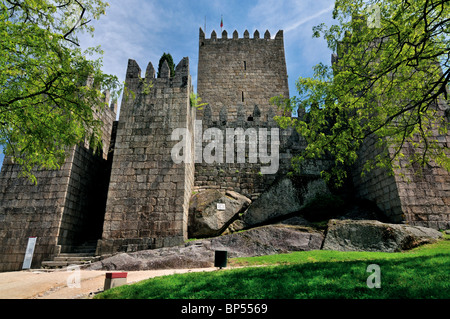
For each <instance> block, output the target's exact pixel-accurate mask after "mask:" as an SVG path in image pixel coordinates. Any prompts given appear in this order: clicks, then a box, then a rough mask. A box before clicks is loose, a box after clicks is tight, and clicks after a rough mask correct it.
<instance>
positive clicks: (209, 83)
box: [197, 29, 289, 121]
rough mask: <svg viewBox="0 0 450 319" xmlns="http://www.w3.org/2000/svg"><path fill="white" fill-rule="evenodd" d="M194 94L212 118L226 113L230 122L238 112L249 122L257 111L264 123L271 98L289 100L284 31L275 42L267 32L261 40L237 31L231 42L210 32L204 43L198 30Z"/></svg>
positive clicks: (226, 35) (256, 36) (203, 34)
mask: <svg viewBox="0 0 450 319" xmlns="http://www.w3.org/2000/svg"><path fill="white" fill-rule="evenodd" d="M197 92H198V93H199V95H200V97H201V98H202V100H203V102H206V103H209V106H210V108H211V113H212V116H213V117H215V116H218V115H219V114H220V112H221V111H222V114H223V113H224V111H225V110H226V113H227V116H228V120H229V121H233V120H235V119H236V118H237V117H238V113H239V112H242V113H244V114H245V115H246V116H247V119H248V118H251V117H252V116H253V113H254V112H255V110H256V113H261V114H264V115H265V119H266V120H267V117H268V111H269V110H270V109H271V106H270V103H269V100H270V98H271V97H273V96H277V95H281V94H282V95H283V96H284V97H286V98H288V97H289V85H288V77H287V68H286V58H285V52H284V40H283V31H282V30H280V31H278V33H277V34H276V36H275V38H274V39H271V36H270V33H269V31H266V32H265V34H264V37H260V34H259V31H255V32H254V34H253V38H250V36H249V32H248V31H245V32H244V37H243V38H239V35H238V32H237V31H234V33H233V35H232V37H231V38H229V37H228V34H227V31H223V33H222V38H218V37H217V35H216V32H215V31H213V32H212V34H211V38H210V39H206V38H205V33H204V32H203V30H202V29H200V40H199V58H198V83H197ZM199 117H200V118H201V113H200V114H199Z"/></svg>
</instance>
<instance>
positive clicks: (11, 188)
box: [0, 101, 116, 271]
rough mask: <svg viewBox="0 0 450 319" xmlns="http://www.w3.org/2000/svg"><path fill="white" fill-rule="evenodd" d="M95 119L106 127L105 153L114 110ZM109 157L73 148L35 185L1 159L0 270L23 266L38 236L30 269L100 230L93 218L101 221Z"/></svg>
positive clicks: (41, 174) (41, 173)
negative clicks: (31, 242)
mask: <svg viewBox="0 0 450 319" xmlns="http://www.w3.org/2000/svg"><path fill="white" fill-rule="evenodd" d="M106 102H108V101H106ZM113 108H114V106H113ZM96 116H97V117H98V118H99V119H101V120H102V121H103V123H106V125H105V126H104V127H103V128H102V129H103V145H104V147H105V148H106V149H108V148H109V137H108V128H112V122H113V119H114V118H115V116H116V115H115V111H114V110H113V109H110V108H105V109H104V112H102V113H100V112H98V113H97V114H96ZM110 134H111V132H109V135H110ZM86 145H87V146H88V144H86ZM107 156H108V154H107V153H106V154H105V153H103V152H102V151H100V150H99V152H96V153H94V152H93V151H92V150H89V149H86V148H85V145H82V146H75V147H72V148H70V149H68V150H67V159H66V161H65V163H64V164H63V165H62V167H61V169H60V170H39V171H36V172H34V174H35V176H36V178H37V183H38V184H37V185H34V184H32V183H31V182H30V181H29V180H28V179H26V178H21V177H19V176H20V167H19V166H18V165H15V164H14V163H12V161H11V160H10V159H9V158H5V161H4V164H3V167H2V170H1V172H0V271H16V270H20V269H21V268H22V263H23V259H24V256H25V251H26V247H27V242H28V238H29V237H37V243H36V248H35V252H34V256H33V263H32V267H35V268H39V267H40V264H41V262H42V261H44V260H48V259H49V258H51V257H53V256H55V255H57V254H58V253H60V252H61V251H65V250H67V249H70V247H72V245H75V244H77V243H78V242H79V241H80V240H82V239H85V238H86V236H87V235H88V236H89V234H90V233H92V232H93V231H92V230H90V229H89V226H88V225H92V224H96V225H97V226H98V225H99V224H98V222H97V223H95V220H96V219H103V213H104V203H105V201H106V199H105V198H104V197H105V195H106V190H107V188H105V183H107V176H108V175H109V172H108V164H107V161H106V160H105V158H106V157H107ZM93 221H94V223H92V222H93ZM99 227H100V228H101V224H100V226H99Z"/></svg>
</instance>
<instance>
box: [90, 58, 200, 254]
mask: <svg viewBox="0 0 450 319" xmlns="http://www.w3.org/2000/svg"><path fill="white" fill-rule="evenodd" d="M126 87H127V89H128V91H129V92H133V93H134V94H129V95H128V96H127V95H124V98H123V101H122V106H121V112H120V119H119V125H118V129H117V136H116V144H115V149H114V159H113V165H112V171H111V182H110V186H109V192H108V200H107V205H106V214H105V222H104V227H103V235H102V239H101V240H100V241H99V243H98V246H97V252H98V254H101V255H104V254H111V253H115V252H119V251H136V250H142V249H150V248H159V247H163V246H173V245H177V244H180V243H183V241H184V240H186V239H187V237H186V236H187V215H188V205H189V199H190V196H191V192H192V190H191V189H192V185H193V183H194V163H193V160H191V161H190V164H187V163H181V164H176V163H175V162H174V160H173V159H172V157H171V150H172V149H173V147H174V145H175V144H176V143H177V142H176V141H172V133H173V131H174V130H175V129H178V128H180V129H183V128H184V129H189V130H190V131H192V130H193V125H194V124H193V123H194V121H195V108H193V107H191V106H190V93H191V92H192V87H191V77H190V74H189V60H188V58H184V59H183V60H182V61H181V62H180V63H179V64H178V65H177V67H176V70H175V76H174V77H171V76H170V70H169V67H168V65H167V62H165V63H164V64H163V66H162V70H161V72H160V77H159V78H155V70H154V68H153V66H152V64H151V63H149V65H148V67H147V70H146V74H145V78H141V69H140V68H139V66H138V64H137V63H136V62H135V61H134V60H129V62H128V69H127V74H126ZM191 137H192V138H193V136H191ZM190 145H193V142H191V143H190Z"/></svg>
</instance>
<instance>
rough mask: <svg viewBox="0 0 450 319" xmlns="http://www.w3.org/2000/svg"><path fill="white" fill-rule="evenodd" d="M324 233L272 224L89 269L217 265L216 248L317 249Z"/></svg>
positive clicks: (242, 253)
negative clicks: (215, 263)
mask: <svg viewBox="0 0 450 319" xmlns="http://www.w3.org/2000/svg"><path fill="white" fill-rule="evenodd" d="M323 239H324V237H323V234H322V233H320V232H317V231H314V230H312V229H310V228H307V227H300V226H286V225H270V226H264V227H257V228H254V229H251V230H248V231H244V232H240V233H235V234H231V235H225V236H220V237H214V238H209V239H203V240H196V241H191V242H188V243H187V244H185V245H184V246H178V247H171V248H160V249H154V250H145V251H139V252H134V253H122V254H118V255H115V256H112V257H109V258H106V259H104V260H101V261H98V262H95V263H93V264H91V265H90V266H89V267H88V268H87V269H89V270H125V271H137V270H151V269H180V268H203V267H213V266H214V251H215V250H227V251H228V256H229V257H232V258H234V257H252V256H262V255H273V254H279V253H288V252H291V251H306V250H318V249H320V247H321V245H322V242H323Z"/></svg>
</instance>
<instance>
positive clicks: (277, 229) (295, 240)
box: [190, 225, 324, 257]
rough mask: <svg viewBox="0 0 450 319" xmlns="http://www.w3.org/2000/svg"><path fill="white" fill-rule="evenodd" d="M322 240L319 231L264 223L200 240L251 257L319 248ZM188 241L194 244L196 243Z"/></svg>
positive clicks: (209, 246)
mask: <svg viewBox="0 0 450 319" xmlns="http://www.w3.org/2000/svg"><path fill="white" fill-rule="evenodd" d="M323 239H324V236H323V234H322V233H321V232H318V231H315V230H313V229H311V228H308V227H301V226H289V225H268V226H261V227H256V228H252V229H250V230H247V231H244V232H239V233H234V234H230V235H225V236H220V237H215V238H211V239H209V240H202V241H201V244H202V245H204V246H205V247H206V248H207V249H211V250H227V251H228V255H229V256H230V257H253V256H263V255H273V254H279V253H288V252H291V251H309V250H319V249H320V248H321V246H322V243H323ZM190 244H191V245H197V244H199V242H192V243H190Z"/></svg>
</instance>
